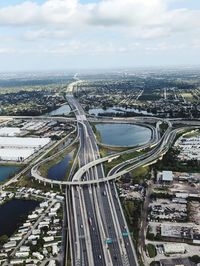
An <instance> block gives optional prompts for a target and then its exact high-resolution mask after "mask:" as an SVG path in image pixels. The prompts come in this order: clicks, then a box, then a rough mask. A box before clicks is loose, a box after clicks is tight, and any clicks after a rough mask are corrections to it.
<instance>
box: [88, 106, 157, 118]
mask: <svg viewBox="0 0 200 266" xmlns="http://www.w3.org/2000/svg"><path fill="white" fill-rule="evenodd" d="M125 112H134V113H136V114H143V115H151V116H152V115H153V113H148V112H147V111H144V110H139V109H136V108H123V107H118V106H113V107H109V108H107V109H106V110H104V109H102V108H94V109H90V110H89V114H90V115H93V114H94V115H95V116H98V114H100V113H101V114H104V113H115V114H116V113H125Z"/></svg>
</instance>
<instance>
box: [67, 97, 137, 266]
mask: <svg viewBox="0 0 200 266" xmlns="http://www.w3.org/2000/svg"><path fill="white" fill-rule="evenodd" d="M68 102H69V104H70V106H71V108H72V109H75V114H76V118H77V126H78V129H79V139H80V149H79V155H78V160H79V167H80V168H82V167H84V166H85V165H87V164H89V163H92V162H94V161H96V160H98V159H99V158H100V155H99V150H98V147H97V143H96V138H95V135H94V133H93V131H92V128H91V126H90V124H89V122H88V121H87V118H86V116H85V113H84V110H83V109H82V107H81V106H80V104H79V103H78V101H77V100H76V99H75V98H74V97H73V96H68ZM104 178H105V175H104V171H103V167H102V164H98V165H95V166H94V167H92V168H89V169H88V170H87V171H86V172H82V174H81V176H80V183H81V181H82V182H83V183H84V181H90V180H91V181H92V180H99V179H104ZM74 181H75V182H76V175H75V176H74V177H73V179H72V182H74ZM66 198H67V201H68V205H67V206H68V208H67V213H68V217H69V218H68V224H69V231H70V234H69V235H70V246H71V258H72V265H116V266H117V265H120V266H121V265H127V266H128V265H131V266H132V265H133V266H135V265H138V262H137V257H136V254H135V250H134V247H133V244H132V240H131V237H130V234H129V231H128V227H127V224H126V220H125V217H124V215H123V211H122V208H121V204H120V201H119V198H118V194H117V192H116V188H115V185H114V183H113V182H102V183H100V184H89V185H84V186H79V185H73V186H70V187H69V188H68V189H67V191H66ZM69 201H70V203H69ZM70 205H71V207H70Z"/></svg>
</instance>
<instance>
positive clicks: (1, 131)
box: [0, 127, 21, 137]
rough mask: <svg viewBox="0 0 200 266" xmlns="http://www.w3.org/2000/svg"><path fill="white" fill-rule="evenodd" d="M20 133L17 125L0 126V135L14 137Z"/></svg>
mask: <svg viewBox="0 0 200 266" xmlns="http://www.w3.org/2000/svg"><path fill="white" fill-rule="evenodd" d="M20 133H21V129H20V128H18V127H1V128H0V136H5V137H14V136H18V135H20Z"/></svg>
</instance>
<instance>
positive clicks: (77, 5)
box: [0, 0, 200, 72]
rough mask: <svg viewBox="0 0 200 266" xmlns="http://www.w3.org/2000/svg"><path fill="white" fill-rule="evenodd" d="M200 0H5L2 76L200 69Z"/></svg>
mask: <svg viewBox="0 0 200 266" xmlns="http://www.w3.org/2000/svg"><path fill="white" fill-rule="evenodd" d="M199 17H200V1H197V0H190V1H188V0H151V1H149V0H96V1H95V0H32V1H24V0H9V1H6V0H2V1H1V2H0V72H5V71H36V70H39V71H40V70H47V71H53V70H58V69H92V68H95V69H103V68H122V67H125V68H132V67H139V66H158V65H161V66H165V65H167V66H170V65H172V66H176V65H199V55H200V20H199Z"/></svg>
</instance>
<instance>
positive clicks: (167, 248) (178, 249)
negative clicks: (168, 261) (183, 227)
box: [163, 243, 185, 254]
mask: <svg viewBox="0 0 200 266" xmlns="http://www.w3.org/2000/svg"><path fill="white" fill-rule="evenodd" d="M163 248H164V252H165V253H167V254H173V253H184V252H185V245H184V244H183V243H175V244H169V243H167V244H163Z"/></svg>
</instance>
